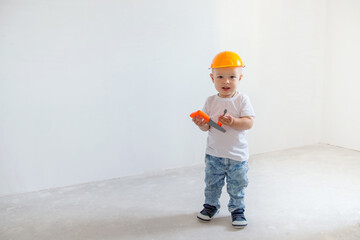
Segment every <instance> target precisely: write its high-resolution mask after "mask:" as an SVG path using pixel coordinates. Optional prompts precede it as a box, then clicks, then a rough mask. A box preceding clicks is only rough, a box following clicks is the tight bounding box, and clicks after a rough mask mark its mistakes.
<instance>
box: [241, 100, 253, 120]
mask: <svg viewBox="0 0 360 240" xmlns="http://www.w3.org/2000/svg"><path fill="white" fill-rule="evenodd" d="M245 116H248V117H255V112H254V109H253V107H252V105H251V102H250V98H249V97H248V96H246V95H244V97H243V99H242V102H241V108H240V117H245Z"/></svg>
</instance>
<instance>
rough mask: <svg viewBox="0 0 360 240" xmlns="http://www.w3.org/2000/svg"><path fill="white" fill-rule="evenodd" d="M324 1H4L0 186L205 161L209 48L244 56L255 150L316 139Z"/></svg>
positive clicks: (17, 188)
mask: <svg viewBox="0 0 360 240" xmlns="http://www.w3.org/2000/svg"><path fill="white" fill-rule="evenodd" d="M325 5H326V4H325V1H315V2H313V1H310V0H309V1H295V0H294V1H284V0H274V1H271V3H270V2H268V1H265V0H257V1H245V0H244V1H199V0H198V1H190V0H187V1H180V2H174V1H165V0H161V1H160V0H159V1H145V0H138V1H106V3H104V2H103V1H99V0H93V1H85V0H83V1H80V0H77V1H69V0H65V1H57V2H55V1H52V2H49V1H41V0H34V1H31V3H29V2H28V1H24V0H19V1H2V2H0V32H1V35H0V51H1V54H0V117H1V118H0V121H1V125H0V194H9V193H16V192H25V191H33V190H38V189H43V188H49V187H57V186H64V185H71V184H77V183H82V182H88V181H96V180H102V179H109V178H116V177H120V176H126V175H133V174H139V173H143V172H149V171H157V170H160V169H166V168H175V167H182V166H186V165H191V164H198V163H200V162H202V161H203V153H204V148H205V138H206V134H205V133H202V132H201V131H199V130H197V129H196V127H195V126H194V125H193V124H192V122H191V121H190V118H189V116H188V115H189V113H190V112H191V111H193V110H196V109H199V108H201V107H202V105H203V103H204V101H205V99H206V97H207V96H208V95H211V94H214V93H215V90H214V88H213V86H212V84H211V82H210V78H209V76H208V74H209V71H208V69H207V68H208V66H209V64H210V61H211V59H212V57H213V56H214V55H215V54H216V53H217V52H219V51H222V50H224V49H227V50H233V51H236V52H238V53H239V54H240V55H241V56H242V58H243V60H244V62H245V64H246V65H247V67H246V69H245V72H244V73H245V77H244V79H243V80H242V81H243V82H242V84H241V86H240V89H239V90H240V91H243V92H246V93H247V94H248V95H250V97H251V99H252V103H253V105H254V108H255V111H256V113H257V118H256V124H255V127H254V129H253V130H252V131H251V132H250V133H249V135H248V139H249V142H250V146H251V147H250V150H251V153H252V154H254V153H261V152H267V151H274V150H278V149H284V148H288V147H293V146H300V145H306V144H312V143H316V142H318V141H319V140H320V138H321V137H320V134H321V127H320V126H321V125H320V124H321V118H322V115H321V114H322V112H321V109H322V100H321V99H322V98H321V95H322V84H323V83H322V81H323V77H324V75H323V73H324V71H323V67H324V65H323V62H324V47H323V46H324V44H323V43H324V42H325V11H326V6H325Z"/></svg>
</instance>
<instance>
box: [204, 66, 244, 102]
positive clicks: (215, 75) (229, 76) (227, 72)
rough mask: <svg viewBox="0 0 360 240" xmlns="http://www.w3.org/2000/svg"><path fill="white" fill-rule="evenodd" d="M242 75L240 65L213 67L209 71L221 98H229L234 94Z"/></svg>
mask: <svg viewBox="0 0 360 240" xmlns="http://www.w3.org/2000/svg"><path fill="white" fill-rule="evenodd" d="M242 76H243V75H242V74H241V67H225V68H213V69H212V73H210V77H211V79H212V81H213V83H214V85H215V88H216V90H217V91H218V92H219V96H220V97H223V98H230V97H232V96H233V95H234V94H235V92H236V89H237V86H238V84H239V83H240V80H241V78H242Z"/></svg>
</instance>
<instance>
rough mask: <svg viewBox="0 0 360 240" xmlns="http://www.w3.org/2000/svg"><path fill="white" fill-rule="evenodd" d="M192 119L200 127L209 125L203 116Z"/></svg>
mask: <svg viewBox="0 0 360 240" xmlns="http://www.w3.org/2000/svg"><path fill="white" fill-rule="evenodd" d="M192 120H193V122H194V123H195V124H196V125H197V126H198V127H200V128H201V127H205V125H207V124H206V121H205V119H204V118H203V117H201V116H195V117H194V118H193V119H192Z"/></svg>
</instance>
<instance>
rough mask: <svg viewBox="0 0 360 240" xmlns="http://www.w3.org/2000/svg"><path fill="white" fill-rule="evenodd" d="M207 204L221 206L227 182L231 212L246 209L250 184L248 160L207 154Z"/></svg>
mask: <svg viewBox="0 0 360 240" xmlns="http://www.w3.org/2000/svg"><path fill="white" fill-rule="evenodd" d="M205 164H206V167H205V184H206V187H205V204H209V205H212V206H215V207H217V208H218V209H219V208H220V201H219V199H220V195H221V191H222V188H223V186H224V184H225V177H226V184H227V192H228V194H229V196H230V201H229V204H228V209H229V211H230V212H232V211H234V210H237V209H242V210H245V202H244V197H245V188H246V187H247V185H248V178H247V175H246V174H247V171H248V162H247V161H243V162H240V161H235V160H232V159H229V158H219V157H214V156H211V155H208V154H206V157H205Z"/></svg>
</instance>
